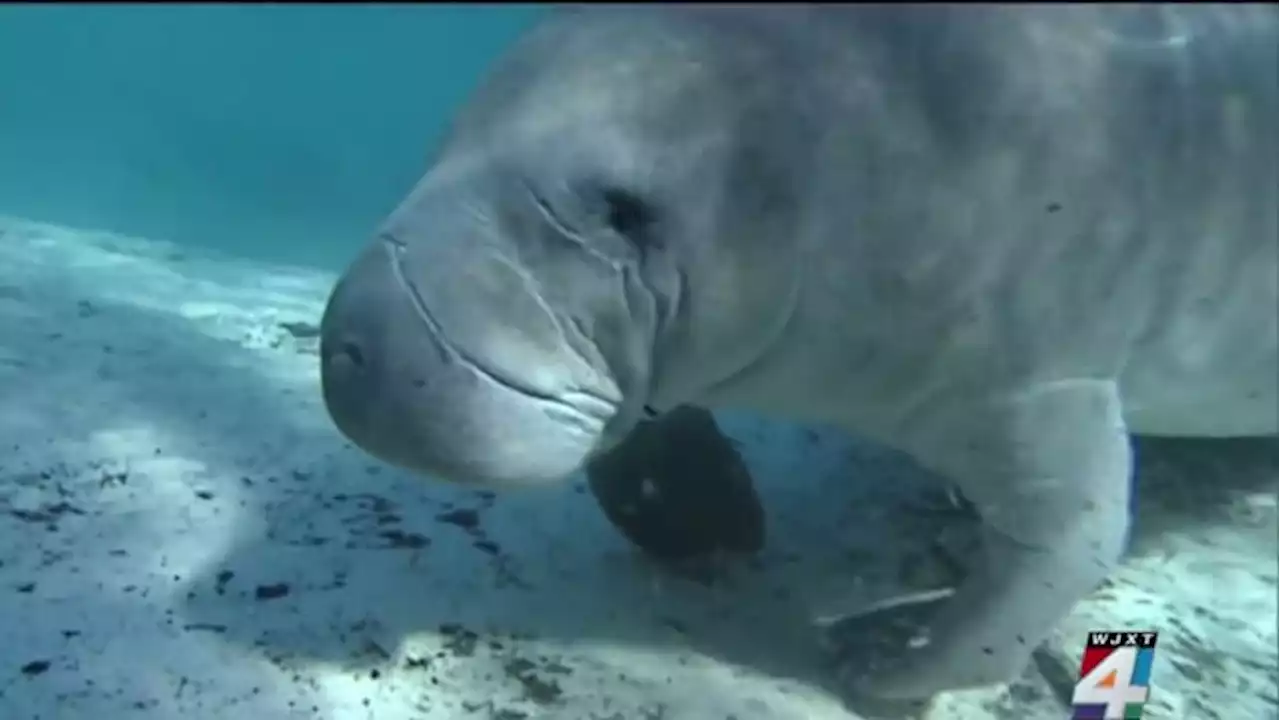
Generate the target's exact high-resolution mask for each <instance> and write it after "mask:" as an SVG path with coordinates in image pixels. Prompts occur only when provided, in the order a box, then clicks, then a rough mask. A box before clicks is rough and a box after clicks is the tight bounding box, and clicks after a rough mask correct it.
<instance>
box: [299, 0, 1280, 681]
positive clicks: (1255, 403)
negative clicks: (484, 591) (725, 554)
mask: <svg viewBox="0 0 1280 720" xmlns="http://www.w3.org/2000/svg"><path fill="white" fill-rule="evenodd" d="M1276 55H1277V10H1276V7H1275V6H1274V5H1261V4H1259V5H1244V4H1242V5H1190V4H1189V5H1141V6H1139V5H1132V6H1107V5H1074V6H1073V5H1063V6H1056V5H1022V6H982V7H978V6H972V7H960V6H954V7H952V6H941V5H939V6H932V5H930V6H925V5H907V4H892V3H890V4H883V5H865V6H844V7H840V6H830V7H822V8H803V7H798V6H786V7H768V6H754V7H750V8H745V7H744V8H730V7H723V8H698V7H692V6H690V7H679V6H670V7H664V6H646V7H599V8H596V7H592V8H583V9H577V10H571V11H565V12H561V13H558V14H555V15H554V16H553V17H551V18H550V19H548V20H547V21H545V22H544V23H542V24H541V25H539V26H538V27H536V28H535V29H533V30H532V31H531V32H530V33H529V34H528V35H527V36H526V37H525V38H524V39H523V40H521V41H520V42H519V43H518V44H517V45H516V47H514V48H513V49H512V50H511V51H510V52H509V53H508V54H507V55H506V56H505V57H504V58H503V59H502V60H501V61H500V62H499V63H498V64H497V66H496V67H495V68H494V69H493V71H492V73H491V74H490V76H489V77H488V79H487V80H486V81H485V82H484V83H483V84H482V85H481V87H480V88H479V89H478V90H477V92H476V93H475V95H474V96H473V97H472V98H471V100H470V101H469V102H468V103H467V104H466V105H465V106H464V107H463V108H462V109H461V110H460V112H459V113H458V115H457V117H456V120H455V123H454V125H453V127H452V129H451V131H450V133H449V134H448V137H447V138H446V139H445V141H444V142H443V144H442V146H441V147H440V150H439V153H438V155H437V157H436V158H435V160H434V163H433V165H432V167H431V169H430V170H429V171H428V172H427V173H426V175H425V176H424V177H423V178H422V180H421V181H420V182H419V183H418V185H417V186H416V187H415V188H414V189H413V190H412V192H411V193H410V194H409V196H408V197H407V198H406V199H405V200H404V201H403V203H402V204H401V205H400V206H399V207H398V208H397V209H396V210H395V211H394V212H393V213H392V214H391V215H390V217H388V218H387V220H386V221H385V222H384V223H383V224H382V226H381V227H380V229H379V230H378V232H377V235H376V237H375V238H374V239H373V241H372V242H371V243H370V244H369V245H368V247H367V248H366V249H365V251H364V252H363V253H362V254H361V255H360V256H359V257H358V258H357V259H356V260H355V262H354V264H353V265H352V266H351V268H350V269H349V270H348V271H347V272H346V274H345V275H344V276H343V278H342V279H341V280H340V282H339V283H338V285H337V287H336V288H335V290H334V292H333V296H332V298H331V299H330V302H329V305H328V308H327V310H326V313H325V317H324V321H323V328H322V353H321V354H322V362H323V369H322V372H323V385H324V396H325V401H326V403H327V406H328V408H329V411H330V414H331V415H332V417H333V419H334V421H335V423H336V424H337V426H338V427H339V428H340V429H341V430H342V432H344V433H345V434H346V435H347V436H349V437H350V438H351V439H352V440H353V441H354V442H356V443H357V444H359V445H360V446H362V447H363V448H365V449H366V450H367V451H368V452H370V453H372V454H373V455H376V456H379V457H381V458H383V459H385V460H387V461H390V462H393V463H398V464H400V465H402V466H404V467H406V468H411V469H414V470H416V471H419V472H421V473H423V474H427V475H431V476H435V477H438V478H443V479H449V480H453V481H456V482H460V483H470V484H472V485H476V486H490V487H500V486H518V485H528V484H536V483H546V482H552V481H556V480H558V479H560V478H563V477H565V476H567V475H570V474H571V473H573V472H574V471H576V470H578V469H579V468H581V467H583V466H584V464H586V463H587V462H588V461H589V460H590V459H591V458H592V457H596V456H598V455H600V454H601V453H602V452H605V451H607V450H608V448H610V447H611V446H613V445H615V444H616V443H617V442H618V441H619V439H620V438H622V437H625V436H626V435H627V433H628V432H630V430H631V429H632V428H633V427H634V426H635V425H636V423H637V421H638V419H639V418H640V417H641V416H642V414H643V409H644V407H645V406H646V405H648V406H652V407H654V408H656V409H658V410H664V409H670V408H673V407H676V406H678V405H681V404H685V403H689V404H696V405H700V406H705V407H710V408H721V407H725V408H729V407H732V408H742V409H747V410H752V411H756V412H761V413H766V414H772V415H776V416H780V417H784V418H789V419H792V420H796V421H800V422H822V423H833V424H837V425H839V426H842V427H844V428H847V429H848V430H849V432H850V433H854V434H858V435H861V436H864V437H868V438H871V439H877V440H879V441H881V442H883V443H886V444H888V445H891V446H894V447H897V448H900V449H903V450H906V451H908V452H910V453H912V454H913V455H914V456H915V457H916V458H917V460H919V461H920V462H921V463H922V464H924V465H926V466H929V467H931V468H933V469H934V470H936V471H939V472H941V473H943V474H945V475H947V476H949V477H950V478H951V479H952V480H954V481H955V483H956V484H957V485H958V486H959V488H960V489H961V491H962V492H963V493H964V494H965V495H966V496H967V497H968V498H969V499H970V500H972V501H973V503H974V505H975V506H976V507H977V508H978V509H979V510H980V511H981V513H982V515H983V519H984V522H985V526H986V527H987V529H988V532H987V534H986V536H985V538H984V543H985V545H984V554H983V558H982V562H980V563H978V567H977V568H975V569H974V570H973V572H972V573H971V574H970V576H969V577H968V578H967V579H966V580H965V582H964V583H963V584H962V585H961V586H960V587H959V588H958V590H957V592H956V594H955V595H954V597H953V598H952V600H951V601H950V602H949V603H947V604H946V605H945V606H944V607H942V608H941V609H940V610H939V611H938V613H937V615H936V616H935V617H934V619H933V621H932V625H931V627H930V629H929V636H928V637H929V642H928V643H927V644H925V645H923V646H919V647H916V646H913V647H910V648H904V649H903V650H902V652H901V653H900V655H899V656H896V657H892V658H885V659H883V662H881V663H880V665H879V667H878V668H876V669H874V671H871V672H868V673H867V674H865V675H863V676H862V677H863V679H862V681H860V684H859V685H858V686H857V688H856V689H857V690H858V691H860V692H861V693H863V694H866V695H873V696H878V697H894V698H916V697H925V696H928V695H930V694H932V693H935V692H938V691H942V690H948V689H953V688H959V687H966V686H974V685H984V684H989V683H996V682H1001V681H1006V680H1009V679H1010V678H1012V677H1013V676H1014V675H1016V674H1017V673H1018V672H1019V671H1020V670H1021V669H1022V667H1023V666H1024V665H1025V663H1026V662H1027V660H1028V657H1029V655H1030V653H1031V650H1032V648H1034V647H1035V646H1036V645H1037V644H1038V643H1039V642H1040V641H1041V640H1042V639H1043V638H1045V637H1046V635H1047V634H1048V633H1049V632H1050V631H1051V630H1052V628H1053V627H1054V626H1055V624H1056V623H1057V622H1059V620H1061V619H1062V618H1063V617H1064V616H1065V615H1066V614H1067V613H1068V612H1069V611H1070V610H1071V608H1072V607H1073V605H1074V604H1075V603H1076V602H1077V601H1078V600H1080V599H1081V598H1082V597H1083V596H1085V595H1086V594H1087V593H1088V592H1090V591H1091V590H1092V589H1093V588H1094V587H1095V586H1096V585H1097V584H1098V583H1099V582H1100V581H1101V580H1103V579H1104V578H1105V577H1106V576H1107V574H1108V573H1109V571H1110V570H1111V569H1113V568H1114V567H1115V566H1116V563H1117V561H1118V558H1119V557H1120V555H1121V553H1122V551H1123V544H1124V541H1125V536H1126V529H1127V525H1128V500H1129V498H1128V494H1129V476H1130V472H1131V464H1132V459H1131V456H1130V450H1129V443H1128V437H1127V434H1128V433H1130V432H1138V433H1147V434H1162V435H1187V436H1243V435H1270V434H1274V433H1275V432H1276V429H1277V428H1276V424H1277V380H1276V378H1277V353H1276V334H1277V315H1276V308H1277V292H1276V285H1277V200H1276V198H1277V160H1276V158H1277V140H1276V137H1277V90H1276V89H1277V68H1276V60H1275V59H1276Z"/></svg>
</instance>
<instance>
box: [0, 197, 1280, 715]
mask: <svg viewBox="0 0 1280 720" xmlns="http://www.w3.org/2000/svg"><path fill="white" fill-rule="evenodd" d="M0 233H3V234H2V236H0V441H2V442H3V445H4V449H3V453H2V454H0V719H2V720H26V719H27V718H41V719H42V720H51V719H54V718H57V719H62V718H67V719H73V720H74V719H79V718H111V719H113V720H114V719H117V718H119V719H120V720H124V719H126V718H148V719H152V718H182V719H183V720H199V719H202V718H228V717H243V718H317V719H329V718H334V719H346V718H352V719H363V718H377V719H378V720H393V719H396V718H415V719H422V720H437V719H454V718H457V719H459V720H465V719H468V718H476V719H477V720H491V719H497V720H519V719H521V718H564V719H566V720H604V719H606V718H608V719H611V720H612V719H618V720H631V719H632V718H635V719H637V720H658V719H662V720H677V719H679V720H684V719H686V718H687V719H690V720H722V719H727V718H735V719H737V720H755V719H757V718H758V719H761V720H768V719H773V718H779V719H796V720H810V719H811V720H826V719H834V718H855V717H857V716H856V715H854V714H853V713H852V712H851V711H849V710H847V709H845V707H844V705H843V704H842V703H841V701H840V700H839V697H838V695H837V693H836V692H835V691H834V688H835V687H836V685H835V683H834V682H833V681H832V678H833V673H832V672H831V670H830V662H829V658H830V654H829V653H828V652H827V651H824V650H823V648H824V647H829V646H830V643H823V642H822V639H823V638H824V637H825V635H824V633H823V631H822V630H821V629H820V627H819V626H820V625H821V624H822V623H821V622H820V620H821V619H823V618H830V617H832V616H839V615H840V614H842V613H845V612H848V611H850V610H854V609H856V608H859V607H862V606H864V605H866V604H867V603H869V602H872V601H875V600H878V599H881V598H883V597H886V596H892V595H895V594H898V593H901V592H904V591H905V590H919V589H926V588H930V587H935V586H938V585H940V584H946V583H948V582H951V580H952V579H953V575H954V569H953V567H952V565H951V564H950V563H948V562H946V561H944V560H942V559H941V556H940V555H939V554H938V552H937V551H936V550H935V549H934V546H935V545H936V544H937V543H938V542H939V538H940V537H943V538H947V539H946V540H945V542H944V543H943V544H944V545H945V546H947V547H951V548H954V547H963V546H964V540H963V536H964V535H965V534H966V533H969V532H970V530H971V523H969V521H967V520H966V519H965V518H964V517H962V516H961V515H960V514H959V513H958V512H957V511H955V510H954V509H953V508H952V507H951V506H950V505H949V504H948V502H947V500H946V496H945V494H943V492H942V491H941V490H940V489H939V488H938V486H937V485H936V484H935V483H932V482H930V480H929V479H928V478H926V477H924V476H923V475H922V474H921V473H920V472H919V471H918V470H916V469H915V468H914V467H913V466H912V465H910V464H909V463H906V462H905V461H904V460H902V459H901V458H899V457H898V456H896V455H894V454H892V453H889V452H886V451H883V450H878V449H874V448H869V447H862V446H858V445H854V444H851V442H850V441H848V440H846V439H843V438H842V437H841V436H839V435H838V434H834V433H831V432H826V431H822V432H820V431H814V430H804V429H799V428H792V427H787V426H780V425H777V424H770V425H764V424H760V423H759V422H757V421H754V420H751V419H748V418H733V417H730V418H722V420H723V422H724V426H725V428H726V430H727V431H728V432H729V433H730V434H731V435H732V436H734V437H735V438H736V439H737V440H739V441H741V443H742V446H743V452H744V454H745V456H746V457H747V460H748V463H749V465H750V467H751V468H752V471H753V473H754V474H755V476H756V479H757V482H758V483H759V486H760V489H761V494H762V496H763V500H764V502H765V503H766V506H767V511H768V522H769V533H770V539H769V547H768V549H767V550H766V552H765V553H764V554H763V555H762V556H761V557H760V558H758V559H757V560H756V561H754V562H743V561H726V562H722V563H720V564H719V565H718V566H716V567H715V568H713V569H714V570H715V572H714V573H707V574H704V575H702V576H693V577H689V578H685V577H680V576H677V575H674V574H672V573H670V572H667V571H664V570H663V569H661V568H658V567H656V566H655V565H654V564H652V563H651V562H649V561H647V560H645V559H644V558H642V557H640V556H639V555H638V554H637V553H636V552H635V551H633V550H632V549H631V548H630V547H629V546H628V544H627V543H626V542H625V541H624V540H623V539H622V538H621V537H620V536H619V535H618V533H617V532H615V531H614V530H613V528H611V527H610V526H609V525H608V524H607V522H606V521H605V520H604V518H603V516H602V514H601V513H600V512H599V510H598V509H597V507H596V506H595V503H594V501H593V500H592V499H591V497H590V495H589V494H587V493H586V492H585V491H584V488H583V483H582V481H581V479H580V478H579V479H576V480H575V481H574V482H573V483H570V484H566V485H565V486H563V487H561V488H554V489H546V490H533V491H522V492H513V493H509V494H504V495H499V496H496V497H494V496H490V495H484V494H480V493H475V492H471V491H465V490H462V489H459V488H453V487H449V486H445V485H440V484H435V483H428V482H425V481H423V480H421V479H415V478H413V477H410V476H408V475H407V474H405V473H401V472H398V471H395V470H392V469H389V468H387V467H384V466H380V465H379V464H378V463H376V462H375V461H373V460H371V459H370V458H369V457H367V456H365V455H364V454H362V453H361V452H359V451H357V450H355V449H353V448H352V447H351V446H350V445H349V444H348V443H346V442H344V440H343V439H342V438H340V437H339V436H338V434H337V433H336V431H335V430H334V429H333V428H332V426H331V425H330V423H329V421H328V419H327V417H326V416H325V414H324V411H323V407H322V405H321V402H320V397H319V393H318V384H317V362H316V354H315V353H316V347H315V340H314V338H313V337H308V334H309V333H308V332H307V324H314V323H316V322H318V318H319V313H320V310H321V307H322V303H323V301H324V298H325V295H326V292H327V291H328V289H329V287H330V284H331V283H332V281H333V276H332V275H331V274H329V273H326V272H321V271H316V270H309V269H303V268H289V267H269V266H263V265H260V264H254V263H249V262H245V261H240V260H235V259H231V258H218V257H213V256H211V255H203V254H201V253H200V252H198V251H195V250H190V249H187V248H182V247H180V246H176V245H170V244H165V243H157V242H148V241H141V240H133V239H128V238H123V237H119V236H113V235H110V234H105V233H77V232H73V231H71V230H67V229H62V228H57V227H51V226H42V225H36V224H31V223H23V222H18V221H12V220H7V221H3V222H2V223H0ZM289 323H300V324H301V325H297V326H291V325H288V324H289ZM290 328H292V329H290ZM1139 455H1140V458H1141V461H1142V471H1141V473H1140V477H1139V480H1138V487H1139V497H1140V503H1139V504H1140V506H1141V507H1140V511H1139V519H1138V523H1137V530H1136V531H1135V533H1136V534H1135V541H1134V548H1133V555H1132V557H1131V558H1130V559H1129V561H1128V563H1127V564H1126V566H1125V568H1124V570H1123V571H1122V572H1121V573H1119V574H1118V575H1117V576H1116V577H1115V579H1114V581H1113V582H1112V583H1110V585H1109V586H1107V587H1105V588H1103V589H1101V590H1099V591H1098V592H1097V593H1096V594H1095V595H1094V596H1093V597H1092V598H1091V599H1090V600H1089V601H1087V602H1086V603H1084V604H1082V605H1081V606H1080V607H1079V608H1078V609H1077V610H1076V612H1075V613H1074V614H1073V615H1072V616H1071V617H1070V619H1068V620H1067V621H1066V622H1065V623H1064V624H1063V625H1062V627H1061V628H1059V630H1058V632H1057V634H1056V635H1055V637H1054V638H1053V639H1052V640H1051V641H1050V642H1049V643H1048V644H1047V646H1046V647H1045V648H1044V649H1043V651H1042V652H1041V653H1039V655H1038V658H1039V660H1040V661H1039V662H1037V663H1036V664H1035V665H1034V666H1033V667H1032V668H1030V669H1029V670H1028V672H1027V674H1026V676H1025V677H1024V678H1023V679H1022V680H1021V681H1020V682H1019V683H1018V684H1016V685H1015V686H1014V687H1013V688H1012V690H1010V691H1007V692H1006V691H994V690H987V691H974V692H969V693H958V694H954V695H949V696H946V697H943V698H940V699H939V700H938V701H937V702H935V703H934V705H933V707H932V708H931V709H930V710H929V711H928V713H929V714H928V717H932V718H952V717H954V718H966V719H971V720H980V719H981V718H984V717H992V718H1018V719H1020V720H1034V719H1035V718H1050V719H1052V718H1065V717H1067V716H1068V713H1067V711H1066V710H1065V709H1063V707H1062V706H1061V705H1059V704H1058V703H1059V701H1058V700H1057V699H1056V696H1055V692H1054V691H1053V687H1054V683H1052V682H1048V681H1046V679H1045V678H1046V677H1051V676H1053V675H1054V674H1055V672H1059V674H1060V673H1061V672H1063V671H1065V672H1066V673H1068V674H1070V673H1071V672H1072V671H1073V670H1074V668H1073V667H1072V665H1073V664H1074V663H1077V662H1078V659H1079V655H1080V653H1081V650H1082V645H1083V641H1084V637H1085V633H1086V632H1087V631H1088V630H1092V629H1101V628H1117V629H1119V628H1155V629H1158V630H1159V631H1161V633H1162V635H1161V638H1160V643H1159V646H1158V651H1157V656H1156V664H1155V668H1154V685H1155V687H1154V689H1153V691H1152V700H1151V702H1150V703H1149V704H1148V705H1147V714H1146V715H1145V716H1144V717H1149V718H1152V719H1153V720H1158V719H1162V718H1179V719H1181V718H1186V719H1188V720H1214V719H1215V718H1216V719H1220V720H1244V719H1254V718H1258V719H1262V718H1275V717H1277V687H1276V685H1277V606H1276V593H1277V574H1276V573H1277V531H1276V528H1277V518H1276V445H1275V442H1274V441H1260V442H1243V441H1242V442H1226V443H1221V442H1219V443H1204V442H1201V443H1196V442H1185V441H1184V442H1173V441H1142V442H1140V444H1139ZM956 538H960V540H957V539H956ZM957 543H959V544H957ZM949 578H950V579H949ZM845 634H846V635H848V634H849V633H845ZM854 635H855V637H856V636H857V634H856V633H854ZM1055 668H1056V671H1055ZM1069 679H1070V678H1068V680H1069ZM1063 682H1064V681H1063V679H1062V678H1061V677H1059V678H1057V686H1058V687H1059V688H1060V687H1061V685H1062V683H1063Z"/></svg>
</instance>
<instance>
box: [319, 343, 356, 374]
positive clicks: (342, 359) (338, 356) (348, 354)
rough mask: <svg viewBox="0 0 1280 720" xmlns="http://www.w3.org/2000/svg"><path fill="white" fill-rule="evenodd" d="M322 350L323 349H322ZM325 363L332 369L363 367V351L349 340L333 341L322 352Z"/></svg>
mask: <svg viewBox="0 0 1280 720" xmlns="http://www.w3.org/2000/svg"><path fill="white" fill-rule="evenodd" d="M322 352H323V351H322ZM324 359H325V364H326V365H328V366H329V367H330V368H333V369H335V370H336V369H340V368H345V369H347V370H361V369H363V368H364V362H365V357H364V351H363V350H361V349H360V346H359V345H358V344H356V343H354V342H351V341H350V340H347V341H343V342H340V343H334V344H333V345H332V346H331V348H330V349H329V350H328V351H327V352H324Z"/></svg>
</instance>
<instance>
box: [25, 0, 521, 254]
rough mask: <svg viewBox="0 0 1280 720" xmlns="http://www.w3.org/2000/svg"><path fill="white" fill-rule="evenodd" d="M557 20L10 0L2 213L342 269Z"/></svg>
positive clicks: (439, 9) (401, 10)
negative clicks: (433, 154) (494, 81)
mask: <svg viewBox="0 0 1280 720" xmlns="http://www.w3.org/2000/svg"><path fill="white" fill-rule="evenodd" d="M541 12H543V9H542V8H539V7H538V6H536V5H509V6H503V5H491V6H486V5H448V4H441V5H426V6H418V5H413V4H391V5H377V4H369V5H360V6H351V5H340V4H339V5H306V6H296V5H256V4H244V5H237V4H208V5H204V4H201V5H180V4H173V5H165V4H160V5H115V4H108V5H101V6H91V5H66V6H56V5H40V4H25V5H4V6H0V214H6V215H13V216H18V217H25V218H30V219H35V220H41V221H47V222H57V223H60V224H64V225H68V226H72V227H82V228H101V229H109V230H112V231H115V232H121V233H128V234H134V235H140V236H143V237H153V238H166V239H169V240H173V241H175V242H180V243H184V244H187V243H189V244H193V245H203V246H208V247H215V248H218V249H220V250H225V251H229V252H233V253H236V254H239V255H243V256H248V257H256V258H260V259H270V260H278V261H285V262H302V263H306V264H311V265H316V264H319V265H321V266H324V267H330V268H333V269H337V268H338V266H340V265H341V264H342V263H344V262H345V261H346V260H347V259H349V256H350V255H351V254H352V253H354V252H355V250H356V248H357V247H358V245H359V244H360V243H361V242H362V241H363V240H364V239H365V238H366V237H367V236H368V234H369V232H370V229H371V228H372V227H374V225H375V224H376V222H377V221H378V219H379V218H380V217H381V216H383V215H385V214H386V213H387V212H388V211H389V210H390V209H391V208H392V206H393V205H394V204H395V202H397V201H398V199H399V198H400V197H401V196H402V195H403V194H404V193H405V192H406V191H407V190H408V188H409V187H411V186H412V184H413V183H414V181H415V180H416V179H417V177H418V176H419V175H420V174H421V173H422V171H423V169H424V167H425V163H426V158H427V154H428V152H429V150H430V148H431V144H432V142H433V141H434V140H435V138H436V137H437V135H438V133H440V132H441V130H442V129H443V128H444V127H445V123H446V122H447V119H448V114H449V112H450V111H451V110H452V109H453V107H454V106H455V105H456V104H457V103H458V102H460V101H461V99H462V98H463V96H464V95H465V93H466V91H467V90H468V89H469V88H470V87H471V86H472V85H474V84H475V82H476V80H477V78H478V77H479V75H480V73H481V72H482V71H483V69H484V67H485V66H486V64H487V63H488V62H490V61H491V60H492V59H493V58H494V56H495V55H496V54H497V52H498V51H499V50H500V49H501V48H502V47H503V46H504V45H505V44H506V43H508V42H509V41H510V40H511V39H512V38H513V37H514V36H515V35H516V33H518V32H519V31H520V30H521V29H522V28H524V27H525V26H527V25H528V24H529V23H530V22H531V21H532V20H533V19H534V18H535V17H537V16H538V15H539V14H540V13H541Z"/></svg>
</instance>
